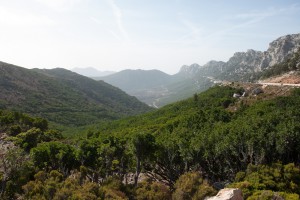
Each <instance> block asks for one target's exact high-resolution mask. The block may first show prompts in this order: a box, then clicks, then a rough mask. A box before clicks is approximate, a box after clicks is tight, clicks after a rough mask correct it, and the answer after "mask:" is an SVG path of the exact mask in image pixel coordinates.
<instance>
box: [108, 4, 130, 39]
mask: <svg viewBox="0 0 300 200" xmlns="http://www.w3.org/2000/svg"><path fill="white" fill-rule="evenodd" d="M107 2H108V3H109V5H110V7H111V9H112V12H113V15H114V17H115V20H116V24H117V26H118V29H119V31H120V34H121V37H122V38H123V39H124V40H125V41H126V42H128V41H129V36H128V33H127V31H126V29H125V28H124V25H123V15H122V10H121V8H120V7H119V6H118V5H117V4H116V2H115V1H114V0H107Z"/></svg>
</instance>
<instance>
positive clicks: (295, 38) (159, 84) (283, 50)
mask: <svg viewBox="0 0 300 200" xmlns="http://www.w3.org/2000/svg"><path fill="white" fill-rule="evenodd" d="M299 48H300V34H293V35H286V36H282V37H280V38H278V39H276V40H275V41H273V42H271V43H270V45H269V48H268V50H267V51H264V52H261V51H255V50H248V51H247V52H237V53H235V54H234V55H233V56H232V57H231V58H230V59H229V60H228V61H227V62H222V61H209V62H208V63H207V64H205V65H203V66H200V65H198V64H196V63H195V64H192V65H190V66H187V65H184V66H182V67H181V69H180V71H179V72H178V73H177V74H175V75H168V74H165V73H163V72H161V71H158V70H147V71H146V70H124V71H121V72H117V73H115V74H112V75H109V76H105V77H102V78H101V80H104V81H105V82H107V83H110V84H112V85H114V86H116V87H119V88H121V89H122V90H124V91H125V92H127V93H128V94H130V95H133V96H136V97H137V98H138V99H139V100H141V101H143V102H145V103H147V104H148V105H152V106H154V107H161V106H163V105H166V104H168V103H171V102H175V101H178V100H181V99H185V98H187V97H190V96H192V95H193V94H194V93H197V92H201V91H204V90H206V89H207V88H209V87H211V86H212V85H214V84H216V83H220V82H221V81H225V80H226V81H245V82H253V81H257V80H258V79H259V78H261V77H262V75H263V74H264V73H263V72H266V71H270V70H272V68H273V67H275V66H276V65H278V64H280V63H283V62H286V60H287V59H290V58H291V57H293V55H294V54H295V53H297V52H298V51H299ZM277 68H278V67H277Z"/></svg>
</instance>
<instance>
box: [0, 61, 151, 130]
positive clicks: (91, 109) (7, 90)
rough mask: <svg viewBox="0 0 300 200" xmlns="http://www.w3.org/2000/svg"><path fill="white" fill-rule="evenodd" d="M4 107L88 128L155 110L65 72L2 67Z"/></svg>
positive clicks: (112, 88)
mask: <svg viewBox="0 0 300 200" xmlns="http://www.w3.org/2000/svg"><path fill="white" fill-rule="evenodd" d="M0 72H1V73H0V76H1V78H0V89H1V94H0V98H1V101H0V107H1V108H5V109H11V110H17V111H22V112H26V113H30V114H33V115H37V116H42V117H45V118H46V119H48V120H50V121H51V122H55V123H58V124H63V125H85V124H91V123H94V122H96V121H100V120H111V119H118V118H120V117H124V116H129V115H135V114H139V113H143V112H146V111H149V110H151V109H150V108H149V107H148V106H147V105H145V104H143V103H141V102H139V101H138V100H137V99H136V98H135V97H131V96H128V95H127V94H126V93H125V92H123V91H121V90H120V89H118V88H115V87H113V86H111V85H109V84H107V83H104V82H98V81H95V80H92V79H90V78H87V77H84V76H81V75H78V74H76V73H74V72H71V71H68V70H65V69H53V70H39V69H33V70H28V69H25V68H21V67H17V66H14V65H10V64H7V63H3V62H1V63H0Z"/></svg>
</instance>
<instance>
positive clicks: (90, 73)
mask: <svg viewBox="0 0 300 200" xmlns="http://www.w3.org/2000/svg"><path fill="white" fill-rule="evenodd" d="M71 71H72V72H76V73H77V74H81V75H83V76H87V77H95V78H97V77H102V76H108V75H110V74H113V73H115V72H114V71H99V70H97V69H95V68H93V67H86V68H79V67H76V68H73V69H71Z"/></svg>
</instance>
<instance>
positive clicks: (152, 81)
mask: <svg viewBox="0 0 300 200" xmlns="http://www.w3.org/2000/svg"><path fill="white" fill-rule="evenodd" d="M101 80H103V81H105V82H107V83H109V84H112V85H115V86H116V87H119V88H120V89H122V90H124V91H138V90H143V89H148V88H156V87H160V86H161V85H165V84H167V83H169V82H170V81H171V76H170V75H168V74H166V73H164V72H162V71H159V70H141V69H139V70H129V69H128V70H123V71H121V72H117V73H115V74H112V75H109V76H105V77H102V79H101Z"/></svg>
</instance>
